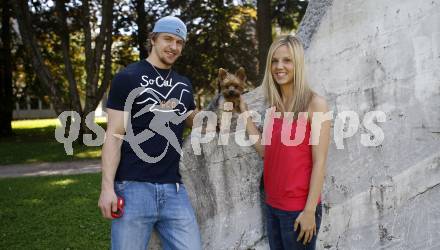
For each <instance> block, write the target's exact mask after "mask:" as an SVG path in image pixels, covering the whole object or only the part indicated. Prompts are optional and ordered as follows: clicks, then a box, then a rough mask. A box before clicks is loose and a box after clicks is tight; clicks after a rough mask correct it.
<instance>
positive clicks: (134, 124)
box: [98, 16, 201, 250]
mask: <svg viewBox="0 0 440 250" xmlns="http://www.w3.org/2000/svg"><path fill="white" fill-rule="evenodd" d="M186 33H187V31H186V26H185V24H184V23H183V22H182V21H181V20H180V19H179V18H177V17H172V16H167V17H164V18H161V19H160V20H158V21H157V22H156V24H155V26H154V29H153V33H152V34H150V38H149V39H150V40H149V42H150V44H149V49H150V54H149V56H148V58H147V59H146V60H141V61H139V62H136V63H133V64H130V65H128V66H127V67H126V68H125V69H123V70H122V71H120V72H119V73H118V74H116V76H115V77H114V79H113V82H112V86H111V89H110V93H109V98H108V102H107V114H108V122H107V131H106V139H105V142H104V145H103V148H102V186H101V195H100V198H99V202H98V206H99V207H100V209H101V213H102V215H103V217H105V218H108V219H112V217H111V211H113V212H116V210H117V205H116V202H117V195H118V196H121V197H123V198H124V200H125V207H124V213H123V215H122V217H120V218H118V219H113V220H112V228H111V245H112V249H127V250H136V249H139V250H145V249H147V246H148V241H149V239H150V235H151V232H152V230H153V229H154V228H155V229H156V230H157V232H158V233H159V237H160V239H161V242H162V246H163V248H164V249H188V250H197V249H201V241H200V233H199V229H198V225H197V221H196V218H195V215H194V211H193V208H192V206H191V203H190V201H189V198H188V195H187V193H186V190H185V187H184V185H182V182H181V176H180V173H179V161H180V154H181V145H182V133H183V129H184V124H183V122H181V121H182V120H185V123H186V124H187V125H189V126H192V120H193V118H194V116H195V112H192V113H191V111H193V110H194V109H195V105H194V99H193V95H192V86H191V82H190V81H189V80H188V79H187V78H186V77H183V76H181V75H179V74H178V73H177V72H175V71H174V70H172V69H171V67H172V65H173V64H174V62H175V61H176V60H177V58H178V57H179V56H180V55H181V52H182V49H183V46H184V43H185V40H186ZM139 88H140V89H139ZM126 102H127V105H126ZM124 107H125V108H124ZM127 108H128V110H127ZM124 114H125V115H126V117H128V119H127V120H125V119H124ZM188 114H190V115H188ZM124 122H126V123H127V124H128V125H127V126H124ZM139 134H143V135H144V136H139ZM118 135H124V137H122V136H118ZM121 138H123V139H121ZM139 138H140V139H142V140H140V139H139Z"/></svg>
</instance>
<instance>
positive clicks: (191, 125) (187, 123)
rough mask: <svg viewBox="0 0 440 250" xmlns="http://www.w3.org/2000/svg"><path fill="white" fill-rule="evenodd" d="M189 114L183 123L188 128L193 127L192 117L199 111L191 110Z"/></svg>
mask: <svg viewBox="0 0 440 250" xmlns="http://www.w3.org/2000/svg"><path fill="white" fill-rule="evenodd" d="M190 112H191V114H189V116H188V117H187V118H186V119H185V125H186V126H187V127H188V128H192V127H193V121H194V117H195V116H196V115H197V113H199V112H200V111H199V110H198V109H195V110H192V111H190Z"/></svg>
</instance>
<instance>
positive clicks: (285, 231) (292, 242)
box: [266, 204, 322, 250]
mask: <svg viewBox="0 0 440 250" xmlns="http://www.w3.org/2000/svg"><path fill="white" fill-rule="evenodd" d="M301 212H302V211H284V210H280V209H277V208H274V207H271V206H269V205H267V204H266V227H267V237H268V239H269V246H270V249H271V250H283V249H284V250H297V249H306V250H313V249H315V246H316V237H317V235H318V231H319V227H320V226H321V217H322V205H321V204H318V206H317V207H316V212H315V223H316V234H317V235H316V236H313V238H312V240H311V241H310V242H309V243H306V245H304V244H303V240H304V237H303V238H301V240H300V241H296V240H297V238H298V236H299V233H300V232H301V230H300V229H301V226H300V225H298V228H297V230H296V231H294V224H295V220H296V218H297V217H298V215H299V214H300V213H301Z"/></svg>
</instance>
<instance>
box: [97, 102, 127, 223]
mask: <svg viewBox="0 0 440 250" xmlns="http://www.w3.org/2000/svg"><path fill="white" fill-rule="evenodd" d="M107 115H108V116H107V131H106V136H105V140H104V145H103V146H102V153H101V159H102V162H101V165H102V182H101V195H100V197H99V202H98V206H99V208H100V209H101V213H102V216H103V217H104V218H107V219H112V217H111V210H113V211H114V212H116V210H117V209H116V202H117V197H116V193H115V189H114V180H115V174H116V169H117V168H118V164H119V160H120V159H121V145H122V139H121V138H118V137H117V136H115V135H122V136H123V135H124V134H125V128H124V111H119V110H114V109H109V108H108V109H107Z"/></svg>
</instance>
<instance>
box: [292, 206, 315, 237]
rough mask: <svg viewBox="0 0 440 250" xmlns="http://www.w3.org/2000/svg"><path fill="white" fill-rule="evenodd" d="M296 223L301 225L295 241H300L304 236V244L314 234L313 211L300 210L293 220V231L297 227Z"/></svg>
mask: <svg viewBox="0 0 440 250" xmlns="http://www.w3.org/2000/svg"><path fill="white" fill-rule="evenodd" d="M298 225H300V226H301V232H300V233H299V236H298V239H297V240H296V241H300V240H301V238H303V237H304V238H303V244H304V245H305V244H306V243H309V242H310V241H311V240H312V238H313V235H316V223H315V213H314V212H313V211H306V210H304V211H302V212H301V213H300V214H299V215H298V217H297V218H296V220H295V225H294V229H295V231H296V230H297V229H298Z"/></svg>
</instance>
